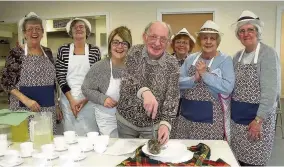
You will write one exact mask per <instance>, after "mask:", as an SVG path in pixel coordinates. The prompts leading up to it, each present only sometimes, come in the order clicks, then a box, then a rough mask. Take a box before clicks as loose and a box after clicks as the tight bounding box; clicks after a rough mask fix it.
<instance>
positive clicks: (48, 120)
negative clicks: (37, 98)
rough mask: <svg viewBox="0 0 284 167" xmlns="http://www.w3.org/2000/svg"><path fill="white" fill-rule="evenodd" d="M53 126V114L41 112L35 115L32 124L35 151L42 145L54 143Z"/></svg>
mask: <svg viewBox="0 0 284 167" xmlns="http://www.w3.org/2000/svg"><path fill="white" fill-rule="evenodd" d="M52 127H53V125H52V113H51V112H39V113H36V114H35V115H34V117H33V118H32V120H31V122H30V139H31V141H32V142H33V143H34V147H35V149H40V147H41V145H43V144H49V143H52V140H53V128H52Z"/></svg>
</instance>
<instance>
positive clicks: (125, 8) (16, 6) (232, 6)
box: [0, 1, 284, 55]
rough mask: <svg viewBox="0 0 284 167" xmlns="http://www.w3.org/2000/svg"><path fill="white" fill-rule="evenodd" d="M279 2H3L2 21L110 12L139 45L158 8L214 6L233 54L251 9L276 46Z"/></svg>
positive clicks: (265, 37) (0, 6)
mask: <svg viewBox="0 0 284 167" xmlns="http://www.w3.org/2000/svg"><path fill="white" fill-rule="evenodd" d="M277 5H283V6H284V2H262V1H261V2H256V1H254V2H245V1H240V2H230V1H227V2H224V1H223V2H212V1H209V2H204V1H200V2H145V1H144V2H86V1H82V2H75V1H74V2H0V20H7V21H18V20H19V19H20V18H21V17H23V16H24V15H25V14H27V13H28V12H30V11H34V12H36V13H37V14H38V15H40V16H42V17H43V18H52V17H59V16H61V15H64V16H66V15H70V16H74V15H77V14H80V15H82V14H86V15H87V14H88V13H94V12H109V13H110V30H112V29H114V28H116V27H118V26H120V25H125V26H128V27H129V28H130V29H131V31H132V36H133V43H134V44H137V43H141V42H142V38H141V36H142V32H143V29H144V27H145V26H146V25H147V24H148V23H149V22H150V21H153V20H156V19H157V13H156V12H157V9H158V8H159V9H170V8H180V9H184V8H188V9H196V8H197V9H200V8H210V9H212V8H214V9H216V10H217V12H216V17H215V19H216V20H215V21H216V23H217V24H219V26H220V27H221V30H222V31H223V33H224V36H223V39H222V42H221V45H220V49H221V50H222V51H223V52H226V53H228V54H231V55H232V54H234V53H235V52H236V51H237V50H238V49H240V48H241V45H240V44H239V42H238V41H237V39H236V37H235V35H234V30H233V29H232V28H231V27H230V25H231V24H232V23H233V22H234V21H235V20H237V18H238V17H239V15H240V14H241V12H242V11H243V10H247V9H248V10H252V11H253V12H255V13H256V14H257V15H258V16H259V17H260V19H261V20H263V21H264V23H265V28H264V33H263V41H264V42H265V43H266V44H268V45H270V46H273V47H274V45H275V26H276V24H275V23H276V6H277ZM47 7H48V8H47ZM11 9H13V10H11Z"/></svg>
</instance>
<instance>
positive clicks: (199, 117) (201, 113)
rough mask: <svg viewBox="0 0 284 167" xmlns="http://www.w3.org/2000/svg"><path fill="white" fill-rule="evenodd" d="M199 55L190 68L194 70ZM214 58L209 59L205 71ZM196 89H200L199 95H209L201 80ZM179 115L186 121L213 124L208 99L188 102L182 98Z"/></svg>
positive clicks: (211, 107)
mask: <svg viewBox="0 0 284 167" xmlns="http://www.w3.org/2000/svg"><path fill="white" fill-rule="evenodd" d="M199 57H200V55H199V56H197V57H196V59H195V60H194V61H193V63H192V67H191V68H195V63H196V62H197V60H198V59H199ZM213 60H214V58H212V59H211V61H210V63H209V65H208V68H207V70H208V69H209V68H210V67H211V65H212V62H213ZM196 87H198V88H200V91H201V92H200V94H202V93H205V94H206V93H209V91H208V88H207V87H206V85H205V83H204V82H203V81H202V80H201V81H200V82H198V83H197V85H196ZM194 89H195V88H194ZM181 115H182V116H183V117H185V118H186V119H187V120H190V121H192V122H202V123H211V124H212V123H213V103H212V101H210V100H209V99H208V101H206V100H202V99H197V100H189V99H186V98H182V100H181Z"/></svg>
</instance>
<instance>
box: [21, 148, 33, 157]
mask: <svg viewBox="0 0 284 167" xmlns="http://www.w3.org/2000/svg"><path fill="white" fill-rule="evenodd" d="M35 152H36V150H34V151H33V152H32V153H31V155H23V153H22V152H21V153H20V154H21V157H22V158H28V157H32V156H33V154H34V153H35Z"/></svg>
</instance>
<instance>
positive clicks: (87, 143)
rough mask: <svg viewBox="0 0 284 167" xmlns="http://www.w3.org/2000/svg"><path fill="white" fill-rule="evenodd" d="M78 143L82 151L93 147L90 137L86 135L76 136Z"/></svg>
mask: <svg viewBox="0 0 284 167" xmlns="http://www.w3.org/2000/svg"><path fill="white" fill-rule="evenodd" d="M78 145H79V147H80V148H81V150H82V151H85V150H87V149H90V148H92V147H93V143H92V142H91V139H90V138H87V137H82V138H78Z"/></svg>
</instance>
